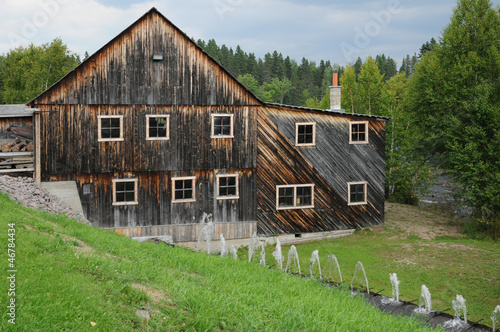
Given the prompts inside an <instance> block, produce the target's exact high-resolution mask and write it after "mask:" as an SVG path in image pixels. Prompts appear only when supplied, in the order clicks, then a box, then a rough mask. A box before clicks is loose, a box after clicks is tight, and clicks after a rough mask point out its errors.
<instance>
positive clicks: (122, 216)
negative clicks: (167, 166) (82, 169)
mask: <svg viewBox="0 0 500 332" xmlns="http://www.w3.org/2000/svg"><path fill="white" fill-rule="evenodd" d="M217 174H238V179H239V181H238V182H239V198H238V199H225V200H218V199H217V195H216V184H215V183H216V182H215V181H216V175H217ZM179 176H195V177H196V180H195V183H196V187H195V201H194V202H189V203H174V202H172V181H171V180H172V177H179ZM113 179H137V182H138V202H137V204H136V205H121V206H115V205H113V193H112V188H113V187H112V186H113V184H112V182H113ZM76 183H77V187H78V189H79V194H80V198H81V202H82V207H83V210H84V213H85V215H86V216H87V219H89V220H90V221H91V222H92V223H93V224H94V225H95V226H98V227H105V228H128V227H139V226H158V225H186V224H197V223H199V222H200V221H201V219H202V217H203V214H204V213H207V214H212V216H213V221H214V222H217V223H236V222H247V221H255V220H256V217H255V211H256V206H255V198H254V196H255V172H254V171H252V170H248V171H242V170H232V169H229V170H206V171H179V172H127V173H114V174H113V173H104V174H78V175H76ZM191 240H195V239H191Z"/></svg>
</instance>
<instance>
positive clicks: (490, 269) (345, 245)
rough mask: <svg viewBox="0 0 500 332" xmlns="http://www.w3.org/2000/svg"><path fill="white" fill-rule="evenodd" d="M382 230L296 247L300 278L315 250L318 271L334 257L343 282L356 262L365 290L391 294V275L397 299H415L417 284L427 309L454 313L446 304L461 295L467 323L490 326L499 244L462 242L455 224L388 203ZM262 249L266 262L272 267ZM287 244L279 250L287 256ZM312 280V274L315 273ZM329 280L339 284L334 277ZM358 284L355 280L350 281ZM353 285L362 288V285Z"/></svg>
mask: <svg viewBox="0 0 500 332" xmlns="http://www.w3.org/2000/svg"><path fill="white" fill-rule="evenodd" d="M386 209H387V211H386V223H385V225H384V226H379V227H374V228H371V229H365V230H363V231H358V232H355V233H354V234H353V235H352V236H349V237H344V238H341V239H331V240H323V241H317V242H309V243H304V244H297V245H296V248H297V252H298V254H299V257H300V262H301V270H302V273H303V274H307V273H309V261H310V258H311V255H312V252H313V251H314V250H318V251H319V257H320V262H321V266H322V268H323V270H325V269H326V268H327V266H326V265H327V257H328V255H331V254H334V255H335V256H336V257H337V259H338V261H339V265H340V267H341V272H342V277H343V279H344V283H346V284H347V285H350V284H351V281H352V279H353V275H354V271H355V267H356V264H357V262H358V261H360V262H362V263H363V265H364V268H365V270H366V274H367V278H368V283H369V287H370V291H374V292H379V291H382V292H381V293H382V294H384V295H388V296H391V295H392V287H391V283H390V279H389V275H390V274H391V273H396V274H397V277H398V279H399V281H400V284H399V288H400V298H401V299H403V300H406V301H412V300H417V301H416V304H418V299H419V297H420V291H421V285H426V286H427V287H428V288H429V291H430V293H431V295H432V306H433V309H436V310H441V311H443V310H446V309H449V311H447V312H448V313H450V314H452V315H453V314H454V311H453V309H452V300H455V298H456V295H462V296H463V297H464V298H465V300H466V301H467V302H466V305H467V316H468V319H469V320H472V321H478V320H482V321H481V324H485V325H489V326H491V325H492V321H491V319H490V317H491V315H492V312H493V310H494V309H495V307H496V306H497V305H500V243H498V242H497V243H495V242H492V241H478V240H471V239H467V238H466V237H465V236H463V235H462V234H461V232H460V225H457V224H456V223H455V222H453V221H452V220H450V219H447V218H445V217H443V216H441V215H440V214H439V213H436V212H433V211H430V210H424V209H420V208H417V207H412V206H406V205H400V204H394V203H388V204H387V207H386ZM273 250H274V246H268V247H267V248H266V251H267V252H268V253H267V254H266V258H267V263H268V264H270V265H274V266H276V261H275V260H274V258H273V256H272V255H271V253H272V252H273ZM288 250H289V246H283V247H282V251H283V255H284V256H285V261H286V258H287V253H288ZM315 274H316V276H317V277H318V272H317V271H316V272H315ZM333 278H334V281H336V282H338V281H340V280H339V278H338V274H335V275H334V276H333ZM356 279H357V280H359V279H358V278H356ZM355 286H358V287H362V288H365V285H364V283H360V282H355Z"/></svg>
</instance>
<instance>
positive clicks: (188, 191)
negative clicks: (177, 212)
mask: <svg viewBox="0 0 500 332" xmlns="http://www.w3.org/2000/svg"><path fill="white" fill-rule="evenodd" d="M195 180H196V178H195V177H194V176H187V177H180V178H172V203H185V202H194V201H195Z"/></svg>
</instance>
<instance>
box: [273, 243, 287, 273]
mask: <svg viewBox="0 0 500 332" xmlns="http://www.w3.org/2000/svg"><path fill="white" fill-rule="evenodd" d="M273 257H274V258H275V259H276V262H277V264H278V267H279V269H280V270H283V260H284V259H285V258H284V257H283V254H282V253H281V243H280V239H276V249H274V251H273Z"/></svg>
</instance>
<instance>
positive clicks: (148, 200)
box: [29, 8, 387, 242]
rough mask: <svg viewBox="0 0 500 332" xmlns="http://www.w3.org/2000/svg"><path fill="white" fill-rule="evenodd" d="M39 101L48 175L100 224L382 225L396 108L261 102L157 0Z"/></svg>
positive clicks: (42, 157) (43, 171)
mask: <svg viewBox="0 0 500 332" xmlns="http://www.w3.org/2000/svg"><path fill="white" fill-rule="evenodd" d="M337 85H338V84H334V86H333V87H332V98H334V99H335V98H337V99H335V101H333V102H334V103H335V104H336V103H337V100H338V98H339V97H340V96H339V94H338V91H339V89H340V87H338V86H337ZM29 106H30V107H31V108H33V109H34V111H35V178H36V180H37V182H38V183H42V182H58V181H73V182H74V183H75V184H76V188H77V191H78V195H79V198H80V202H81V205H82V208H83V211H84V213H85V216H86V217H87V219H88V220H89V221H91V222H92V223H93V225H95V226H98V227H103V228H111V229H115V231H117V232H118V233H122V234H126V235H128V236H132V237H140V236H142V237H144V236H160V235H170V236H172V237H173V240H174V242H183V241H195V240H196V239H197V236H198V231H199V222H200V220H201V219H202V217H203V215H204V214H205V213H206V214H211V215H212V217H213V221H214V223H215V231H216V236H217V237H218V234H220V233H222V234H224V237H225V238H226V239H236V238H247V237H250V236H251V235H252V234H253V232H258V233H259V234H261V235H277V234H301V233H308V232H322V231H331V230H339V229H353V228H357V227H364V226H371V225H376V224H381V223H383V217H384V214H383V213H384V164H385V160H384V146H385V143H384V133H385V122H386V120H387V119H385V118H381V117H374V116H363V115H356V114H346V113H344V112H342V111H340V110H337V111H335V110H316V109H306V108H301V107H293V106H285V105H276V104H269V103H263V102H262V101H260V100H259V99H258V98H257V97H256V96H254V95H253V94H252V93H251V92H250V91H249V90H248V89H246V88H245V87H244V86H243V85H241V84H240V83H239V82H238V81H237V80H236V79H235V78H234V77H232V76H231V75H230V74H229V73H228V72H227V71H226V70H225V69H224V68H222V67H221V66H220V65H219V64H218V63H217V62H216V61H215V60H214V59H212V58H211V57H210V56H209V55H208V54H207V53H205V52H204V51H203V50H202V49H201V48H199V47H198V46H197V45H196V44H195V43H193V42H192V40H191V39H190V38H189V37H188V36H187V35H186V34H184V33H183V32H182V31H181V30H179V29H178V28H177V27H176V26H174V25H173V24H172V23H171V22H170V21H169V20H168V19H167V18H165V17H164V16H163V15H162V14H161V13H159V12H158V11H157V10H156V9H155V8H153V9H151V10H150V11H149V12H147V13H146V14H145V15H143V16H142V17H141V18H139V19H138V20H137V21H136V22H135V23H133V24H132V25H131V26H130V27H128V28H127V29H126V30H125V31H123V32H122V33H120V34H119V35H118V36H116V37H115V38H114V39H113V40H111V41H110V42H109V43H107V44H106V45H105V46H104V47H102V48H101V49H100V50H98V51H97V52H96V53H95V54H93V55H92V56H91V57H89V58H88V59H87V60H86V61H84V62H83V63H82V64H80V65H79V66H78V67H76V68H75V69H74V70H73V71H71V72H70V73H68V74H67V75H66V76H65V77H63V78H62V79H61V80H60V81H59V82H57V83H56V84H54V85H53V86H52V87H50V88H49V89H47V90H46V91H45V92H43V93H42V94H41V95H40V96H38V97H37V98H35V99H34V100H32V101H31V102H30V103H29ZM338 108H340V106H339V107H338Z"/></svg>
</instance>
